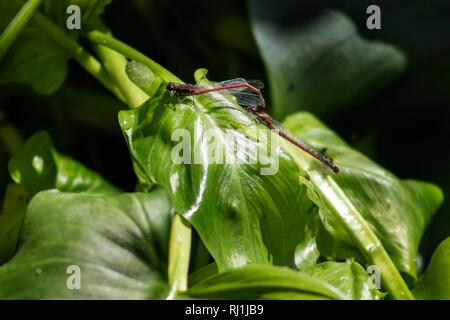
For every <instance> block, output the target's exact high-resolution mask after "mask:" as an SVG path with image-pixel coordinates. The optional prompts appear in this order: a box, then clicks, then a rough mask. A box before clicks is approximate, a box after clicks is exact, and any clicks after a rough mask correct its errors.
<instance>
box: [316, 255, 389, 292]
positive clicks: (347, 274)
mask: <svg viewBox="0 0 450 320" xmlns="http://www.w3.org/2000/svg"><path fill="white" fill-rule="evenodd" d="M311 276H313V277H315V278H319V279H322V280H323V281H325V282H328V283H329V284H331V285H332V286H334V287H335V288H337V289H338V290H339V291H340V292H342V294H343V295H344V296H345V297H346V299H351V300H379V299H381V298H382V297H384V296H385V294H384V293H381V292H380V291H378V289H377V288H376V287H375V284H374V282H373V281H372V280H371V279H370V278H369V275H368V274H367V272H366V270H364V268H363V267H362V266H361V265H360V264H359V263H357V262H354V261H347V262H323V263H319V264H318V265H316V266H315V267H313V268H312V271H311Z"/></svg>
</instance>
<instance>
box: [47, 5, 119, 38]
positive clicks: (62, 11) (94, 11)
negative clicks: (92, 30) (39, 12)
mask: <svg viewBox="0 0 450 320" xmlns="http://www.w3.org/2000/svg"><path fill="white" fill-rule="evenodd" d="M111 2H112V0H50V1H46V2H44V8H43V11H44V12H45V14H46V15H47V16H49V17H51V18H52V20H53V21H55V22H56V24H58V25H59V26H60V27H63V28H67V27H66V21H67V18H68V17H69V14H67V13H66V11H67V8H68V7H69V6H71V5H77V6H79V7H80V11H81V31H83V32H86V29H88V28H86V24H88V23H89V22H91V21H92V20H93V19H94V18H96V17H98V16H99V15H101V14H102V13H103V11H104V9H105V7H106V6H107V5H108V4H110V3H111ZM72 32H73V31H72Z"/></svg>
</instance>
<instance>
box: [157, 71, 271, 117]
mask: <svg viewBox="0 0 450 320" xmlns="http://www.w3.org/2000/svg"><path fill="white" fill-rule="evenodd" d="M263 87H264V84H263V83H262V82H261V81H259V80H248V81H247V80H245V79H243V78H236V79H231V80H226V81H222V82H216V83H214V84H208V85H203V86H202V85H199V86H195V85H193V84H178V83H173V82H169V83H168V84H167V87H166V88H167V90H169V91H171V92H174V93H175V94H177V95H178V96H188V95H194V96H195V95H201V94H206V93H210V92H215V91H227V92H229V93H231V94H232V95H233V96H235V97H236V100H237V103H238V104H239V105H241V106H243V107H256V108H257V109H258V111H260V110H262V109H264V108H265V106H266V104H265V101H264V98H263V96H262V94H261V90H260V89H262V88H263Z"/></svg>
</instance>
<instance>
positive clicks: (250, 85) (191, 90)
mask: <svg viewBox="0 0 450 320" xmlns="http://www.w3.org/2000/svg"><path fill="white" fill-rule="evenodd" d="M263 87H264V84H263V83H262V82H261V81H259V80H249V81H247V80H245V79H243V78H236V79H231V80H226V81H222V82H217V83H214V84H209V85H208V86H207V87H206V86H205V87H203V86H202V85H193V84H177V83H173V82H169V83H168V84H167V87H166V88H167V90H169V91H171V92H173V93H174V94H176V95H178V96H189V95H192V96H195V95H204V94H207V93H210V92H216V91H227V92H228V93H230V94H232V95H233V96H234V97H235V98H236V101H237V103H238V104H239V105H240V106H241V107H242V108H244V110H246V111H248V112H249V114H250V115H252V116H253V117H254V118H255V120H257V122H258V123H260V124H262V125H264V126H265V127H266V128H267V129H269V130H272V131H273V132H275V133H276V134H278V135H279V136H281V137H283V138H284V139H286V140H288V141H289V142H291V143H292V144H294V145H295V146H297V147H299V148H300V149H301V150H303V151H305V152H307V153H308V154H310V155H311V156H313V157H314V158H316V159H317V160H319V161H320V162H322V163H323V164H325V165H326V166H327V167H329V168H330V169H331V170H333V172H335V173H338V172H339V167H338V166H336V165H335V164H334V162H333V159H331V158H329V157H327V156H325V155H324V152H317V151H315V150H314V149H313V148H311V147H309V146H307V145H306V144H304V143H302V142H299V141H297V140H296V139H294V138H292V137H291V136H289V135H288V134H286V133H285V130H284V129H283V128H282V127H281V126H278V125H277V126H276V125H274V122H273V120H272V118H271V117H270V116H269V115H268V114H267V113H264V112H263V110H264V108H265V106H266V104H265V101H264V98H263V96H262V94H261V89H262V88H263Z"/></svg>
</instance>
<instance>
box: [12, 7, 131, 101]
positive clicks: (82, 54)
mask: <svg viewBox="0 0 450 320" xmlns="http://www.w3.org/2000/svg"><path fill="white" fill-rule="evenodd" d="M11 1H13V2H14V3H15V4H17V6H18V7H19V6H21V7H22V6H23V7H22V8H24V7H25V6H26V5H27V4H29V3H26V4H24V3H23V1H21V0H11ZM21 11H22V10H21ZM28 16H29V17H32V20H33V22H34V23H35V24H36V25H37V26H38V27H40V28H41V29H42V31H44V32H45V33H46V35H47V36H49V37H50V38H51V39H52V40H53V41H55V43H57V44H58V45H59V46H60V47H61V48H63V49H64V50H66V51H67V52H68V53H69V54H70V55H71V57H73V58H74V59H75V60H76V61H77V62H78V63H79V64H80V65H81V66H82V67H83V68H84V69H85V70H86V71H87V72H89V73H90V74H91V75H92V76H94V77H95V78H96V79H97V80H98V81H99V82H100V83H102V84H103V85H104V86H105V87H106V88H107V89H109V90H110V91H111V92H113V93H114V94H115V95H116V96H117V97H118V98H119V99H120V100H122V101H124V97H123V95H122V92H121V91H120V90H119V88H117V87H116V85H115V84H114V82H112V81H111V79H110V77H109V75H108V73H107V72H106V70H105V69H104V68H103V66H102V64H101V63H100V62H99V61H98V60H97V59H96V58H95V57H93V56H91V55H90V54H89V53H88V52H87V51H86V50H84V48H83V47H82V46H80V45H79V44H78V43H77V42H76V41H75V40H73V39H72V38H70V37H69V36H68V35H67V34H66V33H65V32H64V31H62V30H61V29H60V28H59V27H58V26H57V25H56V24H55V23H53V22H52V21H51V20H50V19H48V18H47V17H46V16H44V15H42V14H41V13H39V12H36V13H35V14H34V16H32V15H30V14H28V15H27V16H26V17H28ZM16 18H17V16H16ZM16 18H15V19H14V20H16ZM22 19H23V18H22ZM14 20H13V21H12V22H11V24H12V23H13V22H14ZM11 24H10V25H11ZM22 28H23V27H22ZM20 30H21V29H18V28H17V27H14V28H13V31H14V32H13V34H15V36H17V34H18V33H19V32H20ZM5 32H6V30H5ZM10 33H11V31H9V32H8V34H10ZM8 37H9V38H10V37H11V35H9V36H8Z"/></svg>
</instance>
